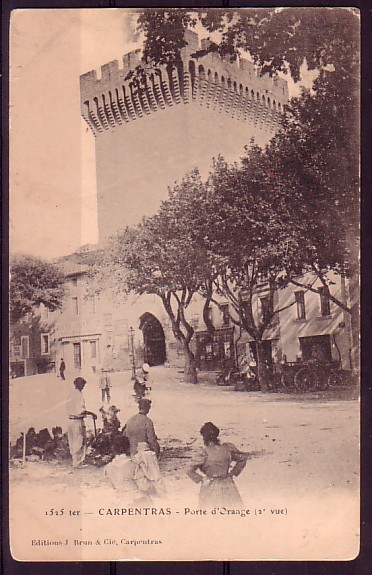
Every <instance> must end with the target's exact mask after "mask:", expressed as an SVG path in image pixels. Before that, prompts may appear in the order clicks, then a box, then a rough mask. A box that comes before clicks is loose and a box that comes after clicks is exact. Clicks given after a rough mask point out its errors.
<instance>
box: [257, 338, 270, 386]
mask: <svg viewBox="0 0 372 575" xmlns="http://www.w3.org/2000/svg"><path fill="white" fill-rule="evenodd" d="M256 349H257V374H258V381H259V384H260V388H261V391H267V390H268V389H269V384H270V370H269V369H268V366H267V363H266V356H265V350H264V342H263V341H262V340H261V341H256Z"/></svg>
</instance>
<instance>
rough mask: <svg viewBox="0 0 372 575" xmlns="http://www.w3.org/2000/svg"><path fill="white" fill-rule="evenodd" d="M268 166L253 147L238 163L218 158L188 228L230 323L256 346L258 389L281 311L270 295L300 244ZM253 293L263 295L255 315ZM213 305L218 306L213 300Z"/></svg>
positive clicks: (292, 265) (294, 265) (294, 264)
mask: <svg viewBox="0 0 372 575" xmlns="http://www.w3.org/2000/svg"><path fill="white" fill-rule="evenodd" d="M268 166H269V164H268V161H267V158H266V156H265V153H264V152H263V151H262V150H261V149H260V148H258V147H256V146H253V147H252V148H251V149H250V150H249V151H248V154H247V157H246V158H245V161H244V163H242V164H241V165H238V164H233V165H228V164H227V163H226V162H225V161H224V160H223V159H222V158H219V159H218V160H217V162H215V166H214V170H213V172H212V173H211V175H210V178H209V181H208V194H207V200H206V203H205V205H204V209H203V210H202V211H201V210H198V212H195V214H194V227H193V239H194V241H196V242H197V243H199V245H202V246H203V248H204V250H206V252H207V253H208V258H209V262H210V263H211V264H212V266H213V273H211V274H210V278H211V280H212V284H213V288H214V293H217V294H221V295H223V296H225V297H226V298H227V300H228V301H229V303H230V309H231V310H232V311H231V312H230V318H231V321H232V322H233V324H235V325H237V326H240V327H241V328H242V329H244V330H245V331H246V332H247V333H248V334H249V335H250V337H251V338H252V340H253V341H254V342H255V343H256V349H257V359H258V373H259V380H260V384H261V388H262V389H263V390H266V389H267V387H268V385H269V370H268V366H267V364H266V361H265V351H264V346H265V344H264V337H265V333H266V330H267V329H268V328H269V327H270V326H272V325H273V321H274V319H275V317H276V316H277V314H278V313H279V312H280V311H282V310H280V309H279V308H278V305H277V301H276V298H275V293H276V291H277V289H278V288H280V287H283V285H285V284H286V282H287V281H288V279H287V278H286V274H285V273H284V271H283V270H285V269H286V268H288V269H291V270H293V271H295V270H296V269H298V265H299V264H298V260H297V254H298V252H299V246H300V244H301V242H302V241H304V240H303V236H302V233H301V227H300V226H297V227H296V226H294V225H293V218H292V214H291V206H290V203H289V202H288V195H287V190H286V188H285V187H280V186H276V187H275V189H274V190H273V186H272V182H271V173H270V172H269V170H268ZM289 224H290V225H289ZM258 290H262V294H263V295H264V296H265V301H264V302H261V303H262V304H265V305H264V307H263V308H262V311H261V313H259V314H257V313H256V308H257V303H258V296H257V292H258ZM212 301H214V303H216V304H217V305H219V302H218V300H216V299H215V298H214V297H212ZM292 303H294V302H292ZM292 303H290V304H289V305H292ZM286 307H288V306H286ZM283 309H285V308H283Z"/></svg>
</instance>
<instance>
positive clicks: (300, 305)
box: [294, 291, 306, 319]
mask: <svg viewBox="0 0 372 575" xmlns="http://www.w3.org/2000/svg"><path fill="white" fill-rule="evenodd" d="M294 295H295V299H296V305H297V319H306V308H305V292H303V291H296V292H295V294H294Z"/></svg>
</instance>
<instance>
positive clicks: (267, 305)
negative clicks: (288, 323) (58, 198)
mask: <svg viewBox="0 0 372 575" xmlns="http://www.w3.org/2000/svg"><path fill="white" fill-rule="evenodd" d="M260 302H261V319H262V321H269V320H270V319H271V316H272V313H273V310H272V306H271V301H270V298H269V297H268V296H266V297H261V298H260Z"/></svg>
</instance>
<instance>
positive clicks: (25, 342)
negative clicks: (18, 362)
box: [21, 335, 30, 358]
mask: <svg viewBox="0 0 372 575" xmlns="http://www.w3.org/2000/svg"><path fill="white" fill-rule="evenodd" d="M21 356H22V357H24V358H27V357H30V338H29V336H28V335H22V336H21Z"/></svg>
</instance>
